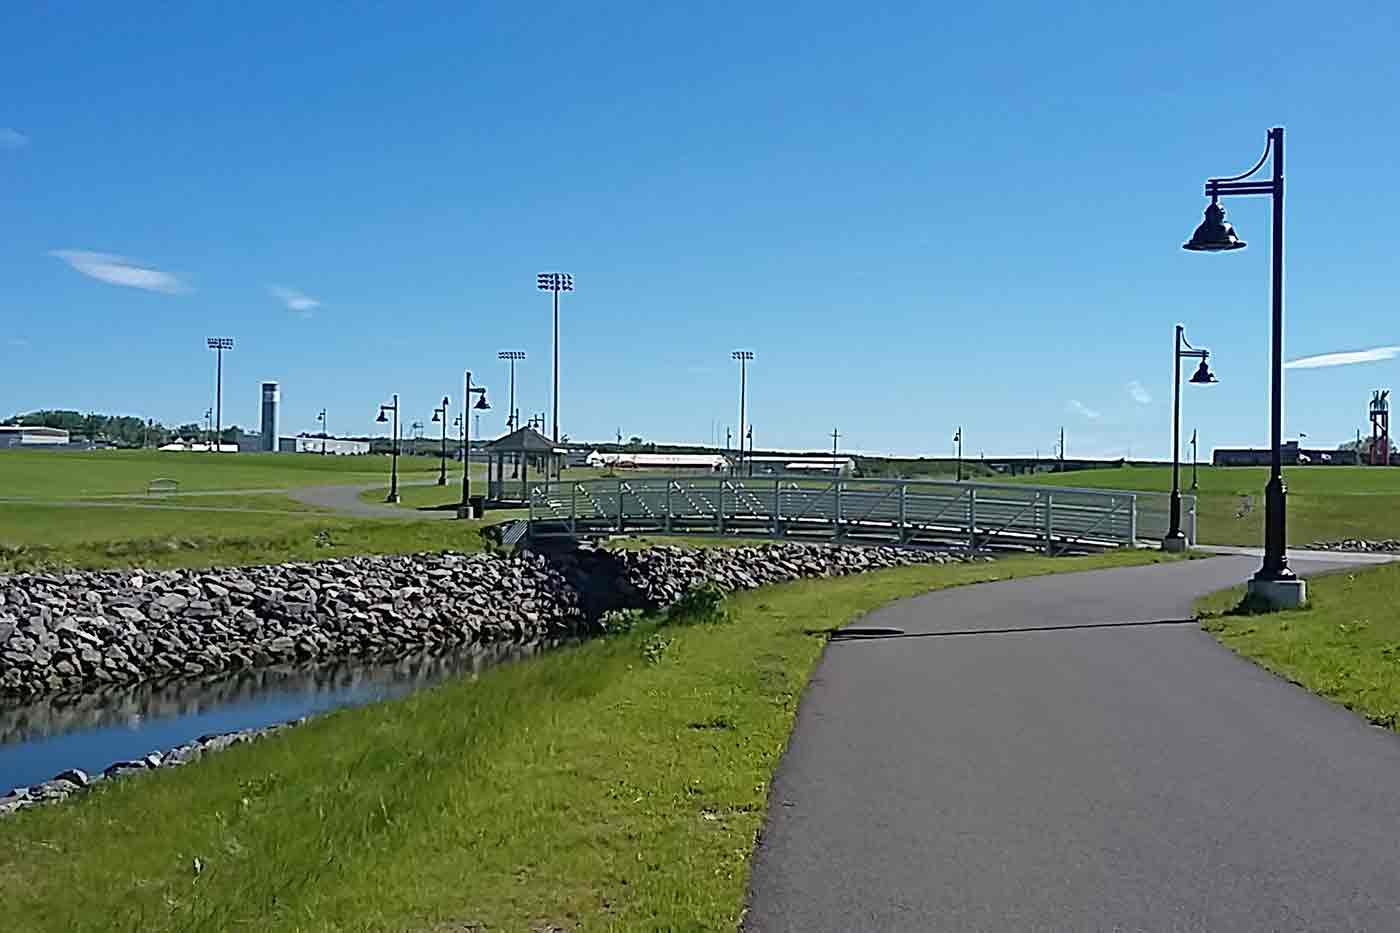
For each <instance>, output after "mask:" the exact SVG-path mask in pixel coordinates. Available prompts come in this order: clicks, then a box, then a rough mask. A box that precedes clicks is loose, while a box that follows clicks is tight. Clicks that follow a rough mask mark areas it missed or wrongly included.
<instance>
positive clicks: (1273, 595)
mask: <svg viewBox="0 0 1400 933" xmlns="http://www.w3.org/2000/svg"><path fill="white" fill-rule="evenodd" d="M1270 155H1272V156H1273V166H1272V177H1271V178H1270V179H1269V180H1268V181H1249V180H1248V179H1249V178H1250V177H1251V176H1252V175H1254V174H1255V173H1256V172H1258V171H1259V170H1260V169H1261V168H1263V167H1264V163H1265V162H1266V161H1268V160H1269V156H1270ZM1206 194H1207V195H1209V196H1210V204H1209V205H1207V206H1206V216H1205V220H1204V221H1202V222H1201V225H1200V226H1198V227H1197V228H1196V232H1195V233H1193V234H1192V235H1191V239H1190V240H1189V241H1188V242H1186V243H1184V244H1182V245H1183V247H1184V248H1185V249H1189V250H1192V251H1194V252H1205V253H1215V252H1225V251H1229V250H1236V249H1243V248H1244V245H1245V243H1244V241H1243V240H1241V239H1240V238H1239V237H1237V236H1235V230H1234V228H1233V227H1231V226H1230V224H1228V223H1226V222H1225V210H1224V208H1222V207H1221V206H1220V203H1219V202H1220V197H1221V196H1222V195H1236V194H1239V195H1245V194H1267V195H1269V196H1270V197H1271V198H1272V199H1273V208H1274V211H1273V214H1274V216H1273V250H1272V253H1273V256H1272V259H1273V270H1272V289H1271V290H1272V292H1273V328H1272V331H1273V338H1272V352H1271V354H1270V356H1271V364H1272V377H1273V378H1272V392H1271V404H1270V437H1269V441H1270V447H1271V448H1272V450H1271V453H1272V456H1271V458H1270V469H1269V483H1268V485H1267V486H1265V487H1264V509H1265V511H1264V563H1263V566H1261V567H1260V568H1259V570H1258V572H1256V573H1255V574H1254V577H1253V578H1252V579H1251V580H1250V581H1249V594H1250V596H1252V597H1255V598H1256V599H1257V600H1259V601H1261V602H1263V603H1265V604H1267V605H1269V606H1270V607H1272V608H1275V609H1290V608H1293V607H1295V606H1300V605H1302V604H1303V603H1304V602H1306V600H1307V586H1306V584H1304V583H1303V581H1302V580H1301V579H1299V578H1298V576H1297V574H1295V573H1294V572H1293V571H1292V570H1291V569H1289V566H1288V544H1287V541H1288V531H1287V529H1288V518H1287V507H1288V488H1287V486H1285V485H1284V482H1283V127H1281V126H1276V127H1274V128H1272V129H1271V130H1269V137H1268V143H1267V145H1266V146H1265V147H1264V154H1263V155H1262V156H1260V157H1259V161H1258V162H1256V163H1255V164H1254V167H1253V168H1251V169H1250V170H1249V171H1247V172H1244V173H1243V174H1240V175H1232V176H1230V177H1229V178H1209V179H1207V180H1206Z"/></svg>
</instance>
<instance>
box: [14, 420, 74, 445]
mask: <svg viewBox="0 0 1400 933" xmlns="http://www.w3.org/2000/svg"><path fill="white" fill-rule="evenodd" d="M66 446H68V432H67V431H66V430H65V429H63V428H44V427H38V426H26V425H12V424H6V425H0V449H4V448H7V447H66Z"/></svg>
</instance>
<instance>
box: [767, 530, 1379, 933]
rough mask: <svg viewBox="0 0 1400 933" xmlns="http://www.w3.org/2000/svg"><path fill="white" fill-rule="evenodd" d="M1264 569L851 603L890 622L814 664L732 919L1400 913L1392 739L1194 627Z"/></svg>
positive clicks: (1246, 566)
mask: <svg viewBox="0 0 1400 933" xmlns="http://www.w3.org/2000/svg"><path fill="white" fill-rule="evenodd" d="M1309 557H1310V558H1311V555H1310V556H1309ZM1293 561H1294V564H1293V565H1294V567H1295V568H1296V569H1297V570H1298V571H1299V572H1300V573H1303V574H1305V575H1306V574H1312V573H1317V572H1321V571H1324V570H1335V569H1339V568H1346V567H1348V566H1355V562H1353V561H1350V560H1348V559H1347V558H1346V557H1345V556H1343V557H1336V556H1333V555H1326V556H1325V557H1322V558H1320V559H1299V557H1298V555H1294V556H1293ZM1257 566H1258V561H1257V560H1256V559H1255V558H1253V557H1245V556H1223V557H1216V558H1212V559H1209V560H1198V561H1190V562H1181V563H1173V564H1164V565H1152V566H1145V567H1133V568H1123V569H1117V570H1107V571H1097V572H1092V573H1084V574H1067V575H1059V576H1050V577H1040V578H1033V579H1025V580H1015V581H1008V582H1003V583H992V584H986V585H981V586H972V587H963V588H957V589H950V590H945V591H942V592H939V593H932V594H929V595H927V596H922V597H917V598H914V599H909V600H904V601H901V602H898V603H894V604H891V605H890V606H888V607H885V608H883V609H881V610H879V611H877V612H875V613H872V614H871V615H869V616H867V617H866V618H864V619H862V620H861V621H860V623H859V625H860V626H861V627H872V628H873V627H887V628H892V629H900V630H903V632H904V634H903V635H902V636H886V637H862V638H838V639H835V640H833V641H832V643H831V644H830V646H829V647H828V648H827V650H826V652H825V654H824V655H823V658H822V660H821V662H820V664H819V665H818V668H817V670H816V672H815V675H814V677H813V679H812V682H811V684H810V685H809V687H808V690H807V693H806V694H805V696H804V698H803V700H802V703H801V706H800V708H799V710H798V715H797V724H796V728H795V731H794V733H793V735H792V739H791V742H790V744H789V747H788V750H787V752H786V754H785V756H784V758H783V761H782V763H781V765H780V767H779V769H778V773H777V775H776V777H775V781H774V786H773V790H772V795H771V800H770V813H769V816H768V823H767V826H766V828H765V830H764V832H763V836H762V839H761V841H760V844H759V847H758V850H757V852H756V855H755V862H754V874H753V881H752V886H751V890H750V898H749V911H748V914H747V917H746V921H745V928H746V929H747V930H750V931H775V930H801V931H820V930H861V931H887V930H919V931H925V930H1057V931H1058V930H1074V931H1078V930H1124V931H1137V930H1153V931H1155V930H1174V931H1176V930H1213V931H1223V930H1230V931H1244V930H1397V929H1400V884H1397V883H1396V879H1397V878H1400V739H1397V736H1396V735H1395V734H1393V733H1391V732H1389V731H1386V730H1381V729H1378V728H1376V727H1373V726H1371V725H1369V724H1368V723H1366V721H1365V720H1364V719H1362V718H1360V717H1358V716H1356V715H1354V714H1352V713H1350V712H1348V711H1346V710H1344V709H1342V708H1340V707H1336V706H1333V705H1331V704H1329V703H1327V702H1325V701H1323V700H1321V699H1319V698H1317V697H1314V696H1312V695H1311V694H1309V693H1307V692H1305V691H1304V690H1302V689H1300V688H1298V687H1296V686H1293V685H1291V684H1289V683H1287V682H1286V681H1284V680H1281V679H1279V678H1276V677H1274V676H1272V675H1270V674H1268V673H1267V672H1265V671H1263V670H1262V669H1260V668H1258V667H1256V666H1255V665H1253V664H1251V663H1250V662H1248V661H1246V660H1243V659H1241V658H1239V657H1237V656H1235V655H1234V654H1232V653H1231V652H1229V651H1228V650H1226V649H1224V648H1222V647H1221V646H1220V645H1218V644H1217V643H1216V642H1215V641H1214V640H1213V639H1212V638H1211V637H1210V636H1209V635H1208V634H1206V633H1204V632H1202V631H1201V630H1200V628H1199V626H1198V625H1197V624H1196V623H1195V622H1194V621H1191V615H1192V603H1193V601H1194V600H1195V599H1196V598H1197V597H1198V596H1201V595H1203V594H1205V593H1208V592H1212V591H1215V590H1217V589H1221V588H1223V587H1226V586H1230V585H1232V584H1235V583H1238V582H1241V581H1242V580H1244V579H1246V578H1247V577H1248V576H1249V574H1251V573H1252V572H1253V571H1254V570H1255V568H1256V567H1257ZM1260 624H1261V625H1267V624H1269V623H1268V622H1267V621H1266V620H1261V621H1260Z"/></svg>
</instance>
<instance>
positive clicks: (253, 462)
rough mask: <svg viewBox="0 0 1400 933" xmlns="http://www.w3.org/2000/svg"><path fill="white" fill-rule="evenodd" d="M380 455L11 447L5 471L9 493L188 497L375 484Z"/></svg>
mask: <svg viewBox="0 0 1400 933" xmlns="http://www.w3.org/2000/svg"><path fill="white" fill-rule="evenodd" d="M437 466H438V465H437V461H435V460H433V459H432V458H430V457H400V458H399V472H400V475H412V476H415V477H417V476H421V475H425V474H432V473H436V472H437ZM388 473H389V460H388V458H387V457H384V456H380V455H370V456H362V457H322V456H320V455H319V454H209V453H185V452H179V451H156V450H91V451H60V450H4V451H0V474H2V475H3V476H4V477H5V489H4V494H5V495H6V496H14V497H35V498H43V499H76V498H82V497H87V496H101V495H116V494H136V493H143V492H145V490H146V484H147V483H149V482H150V481H151V480H153V479H156V478H165V479H173V480H176V481H177V482H178V483H179V484H180V491H181V492H190V491H202V490H238V489H290V488H292V487H295V486H314V485H319V484H322V483H325V484H331V483H346V484H349V483H357V482H373V481H374V480H377V479H380V478H382V477H384V476H387V475H388Z"/></svg>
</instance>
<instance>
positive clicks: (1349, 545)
mask: <svg viewBox="0 0 1400 933" xmlns="http://www.w3.org/2000/svg"><path fill="white" fill-rule="evenodd" d="M1307 549H1308V550H1310V551H1350V552H1352V553H1357V554H1400V540H1397V539H1395V538H1381V539H1377V540H1367V539H1365V538H1343V539H1342V540H1340V541H1314V542H1313V543H1312V544H1309V545H1308V546H1307Z"/></svg>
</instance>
